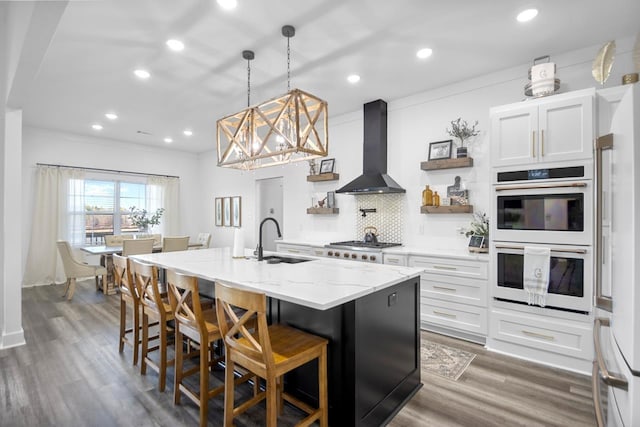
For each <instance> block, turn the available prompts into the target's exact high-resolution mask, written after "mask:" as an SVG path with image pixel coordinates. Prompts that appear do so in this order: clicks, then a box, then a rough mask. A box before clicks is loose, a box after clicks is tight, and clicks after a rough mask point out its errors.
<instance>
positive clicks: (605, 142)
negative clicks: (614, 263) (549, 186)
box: [595, 133, 613, 312]
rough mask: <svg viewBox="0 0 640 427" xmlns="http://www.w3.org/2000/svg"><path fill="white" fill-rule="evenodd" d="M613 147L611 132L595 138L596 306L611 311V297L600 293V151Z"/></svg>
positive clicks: (601, 200) (602, 204) (601, 258)
mask: <svg viewBox="0 0 640 427" xmlns="http://www.w3.org/2000/svg"><path fill="white" fill-rule="evenodd" d="M612 148H613V134H611V133H610V134H608V135H604V136H601V137H600V138H598V139H596V195H597V196H596V197H597V199H598V200H597V202H596V297H595V300H596V307H598V308H600V309H602V310H606V311H609V312H611V311H613V301H612V299H611V297H608V296H604V295H602V263H603V262H604V256H603V254H602V250H603V249H604V248H603V242H602V213H603V209H604V197H603V194H602V152H603V151H604V150H611V149H612Z"/></svg>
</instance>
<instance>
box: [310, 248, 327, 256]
mask: <svg viewBox="0 0 640 427" xmlns="http://www.w3.org/2000/svg"><path fill="white" fill-rule="evenodd" d="M310 250H311V253H310V255H313V256H324V254H325V251H326V249H325V248H324V246H313V247H311V248H310Z"/></svg>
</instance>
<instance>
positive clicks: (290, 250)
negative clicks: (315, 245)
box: [287, 249, 300, 254]
mask: <svg viewBox="0 0 640 427" xmlns="http://www.w3.org/2000/svg"><path fill="white" fill-rule="evenodd" d="M287 252H289V253H290V254H299V253H300V251H298V250H296V249H287Z"/></svg>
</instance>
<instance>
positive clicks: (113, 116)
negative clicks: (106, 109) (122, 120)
mask: <svg viewBox="0 0 640 427" xmlns="http://www.w3.org/2000/svg"><path fill="white" fill-rule="evenodd" d="M104 116H105V117H106V118H107V119H109V120H115V119H117V118H118V115H117V114H116V113H107V114H105V115H104Z"/></svg>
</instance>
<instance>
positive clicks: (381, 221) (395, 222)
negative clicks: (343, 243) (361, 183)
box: [354, 194, 406, 243]
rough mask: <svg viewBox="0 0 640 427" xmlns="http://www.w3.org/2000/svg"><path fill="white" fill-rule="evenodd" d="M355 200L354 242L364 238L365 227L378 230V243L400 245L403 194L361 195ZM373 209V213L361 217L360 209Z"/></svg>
mask: <svg viewBox="0 0 640 427" xmlns="http://www.w3.org/2000/svg"><path fill="white" fill-rule="evenodd" d="M354 197H355V198H356V211H355V214H354V215H357V218H356V230H355V236H354V239H355V240H361V239H363V238H364V228H365V227H376V228H377V229H378V241H379V242H388V243H402V227H403V223H402V219H403V217H404V215H403V212H402V209H403V200H404V198H405V197H406V195H405V194H362V195H356V196H354ZM372 208H373V209H375V210H376V212H374V213H367V216H366V217H363V216H362V212H360V209H372Z"/></svg>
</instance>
